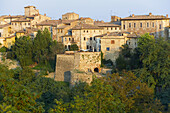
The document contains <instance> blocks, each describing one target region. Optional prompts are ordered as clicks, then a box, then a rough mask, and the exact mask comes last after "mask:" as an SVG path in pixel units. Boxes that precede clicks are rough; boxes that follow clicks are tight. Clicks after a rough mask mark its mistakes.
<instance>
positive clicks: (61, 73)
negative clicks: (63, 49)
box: [55, 52, 101, 82]
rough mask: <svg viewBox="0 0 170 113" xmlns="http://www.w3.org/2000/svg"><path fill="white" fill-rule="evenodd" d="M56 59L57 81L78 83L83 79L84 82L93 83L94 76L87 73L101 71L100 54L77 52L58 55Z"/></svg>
mask: <svg viewBox="0 0 170 113" xmlns="http://www.w3.org/2000/svg"><path fill="white" fill-rule="evenodd" d="M56 59H57V60H56V71H55V80H57V81H66V82H70V80H71V81H72V82H73V81H75V80H76V81H77V82H78V81H79V80H81V79H82V78H83V79H84V80H86V79H87V80H89V79H90V82H91V79H92V75H91V74H85V73H89V72H91V73H93V72H100V71H101V69H100V65H101V54H100V52H75V53H73V54H69V55H68V53H67V54H60V55H57V58H56ZM75 71H76V72H75ZM76 73H77V74H76ZM78 73H79V74H78ZM81 73H83V74H81ZM84 75H86V76H84ZM90 76H91V77H90ZM71 77H72V78H71ZM86 77H87V78H86ZM88 78H89V79H88Z"/></svg>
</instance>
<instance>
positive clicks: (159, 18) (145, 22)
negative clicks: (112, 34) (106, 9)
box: [121, 13, 170, 38]
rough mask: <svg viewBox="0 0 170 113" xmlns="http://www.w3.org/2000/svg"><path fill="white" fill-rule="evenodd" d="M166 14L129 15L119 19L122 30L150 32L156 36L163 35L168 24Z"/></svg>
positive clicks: (141, 32)
mask: <svg viewBox="0 0 170 113" xmlns="http://www.w3.org/2000/svg"><path fill="white" fill-rule="evenodd" d="M169 20H170V18H168V15H166V16H163V15H152V13H149V15H134V14H132V15H130V16H129V17H126V18H122V19H121V28H122V31H123V32H136V33H138V34H145V33H150V34H152V35H154V36H155V37H156V38H158V37H160V36H161V37H164V36H165V27H167V26H169Z"/></svg>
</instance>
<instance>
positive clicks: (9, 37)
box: [5, 35, 15, 39]
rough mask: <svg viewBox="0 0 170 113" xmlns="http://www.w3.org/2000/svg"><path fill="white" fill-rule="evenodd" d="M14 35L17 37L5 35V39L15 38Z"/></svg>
mask: <svg viewBox="0 0 170 113" xmlns="http://www.w3.org/2000/svg"><path fill="white" fill-rule="evenodd" d="M13 37H15V35H12V36H8V37H5V39H7V38H13Z"/></svg>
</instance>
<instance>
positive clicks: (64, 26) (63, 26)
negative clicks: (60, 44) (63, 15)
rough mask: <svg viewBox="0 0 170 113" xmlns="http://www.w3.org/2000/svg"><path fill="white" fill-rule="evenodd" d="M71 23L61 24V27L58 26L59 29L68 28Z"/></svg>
mask: <svg viewBox="0 0 170 113" xmlns="http://www.w3.org/2000/svg"><path fill="white" fill-rule="evenodd" d="M68 26H69V25H62V26H59V27H57V29H64V28H66V27H68Z"/></svg>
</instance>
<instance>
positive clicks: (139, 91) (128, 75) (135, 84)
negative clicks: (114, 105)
mask: <svg viewBox="0 0 170 113" xmlns="http://www.w3.org/2000/svg"><path fill="white" fill-rule="evenodd" d="M102 79H103V81H106V84H108V85H111V86H112V88H113V89H114V92H117V93H118V94H119V95H120V97H119V98H120V100H121V102H122V104H124V105H125V111H126V112H148V111H151V112H153V111H156V112H158V111H160V110H162V109H161V108H162V106H161V105H160V104H159V103H158V106H157V108H155V106H153V103H155V104H157V102H156V101H155V100H154V90H153V89H152V88H149V87H148V86H147V84H146V83H142V82H141V81H140V79H139V78H137V77H136V76H135V75H134V74H133V73H132V72H123V73H122V74H119V73H114V74H112V75H108V76H107V77H106V78H105V77H103V78H102Z"/></svg>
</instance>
